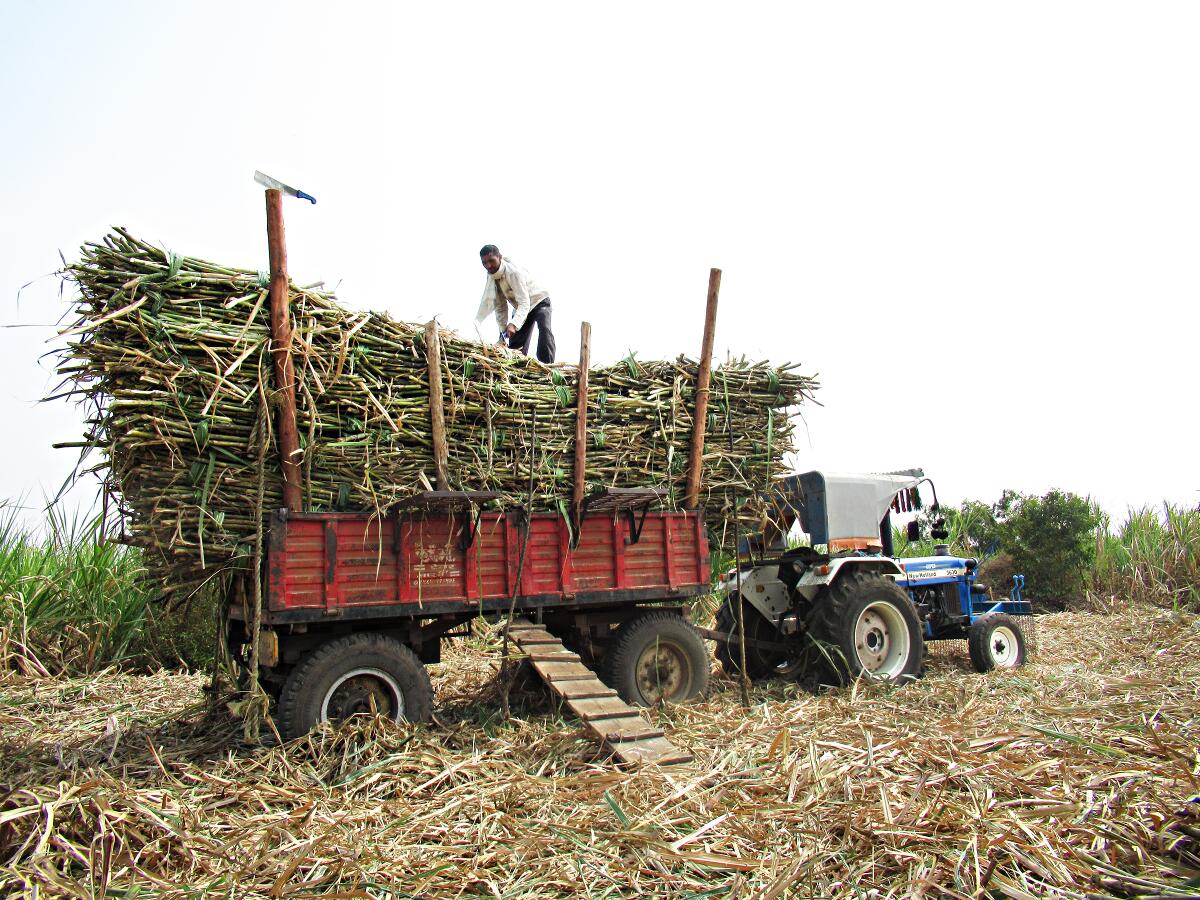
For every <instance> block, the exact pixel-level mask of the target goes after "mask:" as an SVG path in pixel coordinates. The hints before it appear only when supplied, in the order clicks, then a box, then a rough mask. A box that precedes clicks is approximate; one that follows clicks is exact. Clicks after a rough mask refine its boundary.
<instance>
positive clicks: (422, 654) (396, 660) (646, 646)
mask: <svg viewBox="0 0 1200 900" xmlns="http://www.w3.org/2000/svg"><path fill="white" fill-rule="evenodd" d="M498 499H499V495H497V494H492V493H487V492H459V491H426V492H423V493H421V494H418V495H416V496H413V497H411V498H409V499H407V500H405V501H402V502H400V503H397V504H396V505H394V506H393V507H391V508H390V509H388V510H386V511H382V512H350V513H345V512H306V513H293V512H289V511H288V510H286V509H280V510H277V511H276V512H274V513H273V514H272V516H271V518H270V522H269V526H268V528H267V542H266V544H267V546H266V552H265V573H264V577H263V583H264V596H263V602H262V615H261V618H260V620H259V633H258V641H257V648H256V652H252V651H254V650H255V648H253V647H251V643H252V633H253V628H252V627H251V623H252V621H253V607H252V601H251V599H250V597H249V595H248V594H249V592H247V591H245V590H243V591H241V597H240V598H239V600H238V601H236V602H234V603H233V604H232V606H231V609H230V611H229V615H228V617H227V628H226V636H227V640H228V643H229V647H230V649H231V651H232V655H233V658H234V659H235V660H237V661H239V662H240V664H241V666H242V667H243V671H244V672H246V673H248V668H249V666H251V665H252V661H253V660H254V659H257V665H258V677H259V681H260V683H261V684H262V685H263V686H264V688H265V689H266V690H267V692H268V694H270V695H271V696H272V697H273V698H274V700H275V702H276V721H277V723H278V725H279V727H280V732H281V734H282V735H283V737H285V738H289V739H290V738H294V737H297V736H299V735H301V734H304V733H306V732H307V731H309V730H310V729H311V728H312V727H313V726H314V725H316V724H317V723H319V722H325V721H330V722H338V721H341V720H344V719H347V718H350V717H351V716H354V715H358V714H370V713H379V714H383V715H387V716H389V717H391V718H393V719H396V720H404V721H410V722H421V721H424V720H426V719H428V718H429V716H430V714H431V712H432V707H433V690H432V687H431V684H430V680H429V677H428V674H427V673H426V670H425V666H426V665H427V664H432V663H437V662H439V661H440V659H441V648H442V642H443V641H445V640H448V639H452V638H456V637H465V636H467V635H469V634H470V627H471V623H472V621H473V620H476V619H479V618H481V617H482V618H483V619H485V620H489V621H492V622H496V621H505V622H507V621H508V618H509V615H510V613H511V614H512V616H514V617H517V618H519V619H520V620H521V621H520V626H521V627H519V628H518V629H516V630H515V631H514V636H513V639H514V642H515V643H516V644H517V646H518V647H519V648H520V649H521V650H523V651H525V652H526V653H527V655H529V656H530V658H531V659H532V660H533V662H534V665H535V668H537V670H538V671H539V674H541V675H542V677H543V678H545V679H546V680H547V681H548V683H549V684H550V686H551V688H553V689H555V691H556V693H557V694H559V696H560V697H562V698H563V699H564V701H567V702H568V703H569V704H570V703H572V702H582V701H585V700H590V701H605V702H596V703H592V704H590V705H588V704H583V706H582V707H581V708H580V715H581V717H582V718H584V721H585V722H587V723H588V724H589V725H594V729H593V730H595V731H596V732H597V735H598V736H599V737H601V738H602V739H604V740H606V741H607V742H608V743H610V744H621V743H629V744H633V743H636V742H638V741H642V742H643V746H642V747H641V748H633V749H634V750H635V751H639V752H640V751H641V750H644V749H645V748H644V743H645V742H646V741H660V742H662V735H661V732H660V733H658V734H652V733H651V731H652V730H651V729H648V728H647V727H646V723H645V722H644V721H643V720H641V719H640V717H636V713H635V711H634V710H632V709H631V708H630V707H629V706H627V705H626V704H632V705H633V706H648V705H653V704H655V703H659V702H662V701H668V702H679V701H682V700H687V699H689V698H692V697H696V696H699V695H701V694H703V693H704V692H705V690H706V689H707V686H708V677H709V657H708V652H707V648H706V647H705V645H704V643H703V639H702V638H701V637H700V635H699V634H698V633H697V632H696V630H695V629H694V628H693V627H692V625H691V624H690V622H689V621H688V618H687V616H686V614H685V609H686V605H687V603H688V602H689V601H690V600H691V599H692V598H694V597H696V596H698V595H701V594H705V593H707V592H708V591H709V585H710V582H711V565H710V560H709V548H708V538H707V534H706V533H705V528H704V518H703V515H702V514H701V513H700V512H699V511H695V510H691V511H682V512H667V511H655V510H652V509H651V507H652V506H654V505H656V504H658V503H659V502H660V501H661V500H662V499H663V494H662V491H661V490H658V489H609V490H607V491H604V492H602V493H598V494H595V495H593V496H591V497H589V498H588V499H587V501H586V503H585V504H584V509H583V513H582V515H581V516H580V517H579V519H578V527H575V528H573V527H572V524H571V522H570V521H569V520H568V519H567V518H566V517H564V516H562V515H561V514H559V513H543V512H530V511H528V510H526V509H523V508H520V507H517V508H509V509H503V510H496V509H488V508H487V507H488V506H494V505H495V504H496V503H497V501H498ZM555 645H557V646H555ZM531 647H532V648H535V649H534V650H532V651H531V649H530V648H531ZM539 657H545V658H539ZM539 664H540V665H539ZM597 672H598V673H599V679H598V678H597ZM583 682H589V684H583ZM631 715H632V716H635V717H636V718H637V722H636V723H634V722H632V721H629V717H630V716H631ZM617 720H625V721H623V722H618V723H617V724H619V725H621V728H620V729H618V730H617V731H613V730H612V728H613V726H612V723H613V722H617ZM605 722H608V723H609V724H608V725H604V724H603V723H605ZM622 736H625V737H627V738H629V740H628V741H622V740H621V737H622ZM662 743H665V742H662ZM654 746H659V745H658V744H655V745H654ZM668 746H669V745H668ZM670 749H671V750H672V751H673V750H674V748H670ZM628 755H630V756H633V757H637V758H639V759H640V758H645V757H646V756H647V755H648V754H646V753H641V755H640V756H639V755H638V752H633V753H631V754H628ZM649 755H653V754H649ZM658 755H660V756H672V754H671V753H667V752H666V751H665V750H664V752H663V753H662V754H658ZM678 755H679V754H678V753H677V752H676V753H675V754H674V756H676V757H677V756H678Z"/></svg>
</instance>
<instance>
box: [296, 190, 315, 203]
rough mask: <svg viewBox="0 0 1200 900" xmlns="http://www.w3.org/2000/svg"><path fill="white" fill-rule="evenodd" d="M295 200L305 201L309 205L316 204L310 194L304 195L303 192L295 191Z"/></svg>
mask: <svg viewBox="0 0 1200 900" xmlns="http://www.w3.org/2000/svg"><path fill="white" fill-rule="evenodd" d="M296 199H297V200H307V201H308V202H309V203H316V202H317V198H316V197H314V196H313V195H312V194H306V193H304V191H296Z"/></svg>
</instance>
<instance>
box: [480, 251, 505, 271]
mask: <svg viewBox="0 0 1200 900" xmlns="http://www.w3.org/2000/svg"><path fill="white" fill-rule="evenodd" d="M479 259H480V261H481V262H482V263H483V267H484V268H485V269H487V270H488V274H489V275H495V274H496V273H497V272H499V271H500V263H502V262H504V257H503V256H501V255H500V248H499V247H497V246H496V245H495V244H484V245H483V249H481V250H480V251H479Z"/></svg>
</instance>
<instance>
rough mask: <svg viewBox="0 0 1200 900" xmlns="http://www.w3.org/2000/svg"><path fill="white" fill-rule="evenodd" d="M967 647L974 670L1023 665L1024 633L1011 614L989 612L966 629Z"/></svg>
mask: <svg viewBox="0 0 1200 900" xmlns="http://www.w3.org/2000/svg"><path fill="white" fill-rule="evenodd" d="M967 650H968V651H970V654H971V665H972V666H974V667H975V671H976V672H990V671H991V670H992V669H1015V668H1016V667H1017V666H1023V665H1024V664H1025V633H1024V632H1023V631H1022V630H1021V626H1020V625H1018V624H1017V622H1016V620H1015V619H1014V618H1013V617H1012V616H1008V615H1005V614H1004V613H989V614H988V615H986V616H980V617H979V618H978V619H976V620H975V621H974V622H972V623H971V627H970V628H968V629H967Z"/></svg>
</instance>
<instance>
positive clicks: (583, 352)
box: [571, 322, 592, 535]
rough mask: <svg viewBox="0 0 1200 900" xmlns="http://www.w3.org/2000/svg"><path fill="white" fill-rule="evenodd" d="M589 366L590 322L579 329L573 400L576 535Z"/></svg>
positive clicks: (584, 454)
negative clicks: (576, 379)
mask: <svg viewBox="0 0 1200 900" xmlns="http://www.w3.org/2000/svg"><path fill="white" fill-rule="evenodd" d="M591 364H592V326H591V323H590V322H584V323H583V324H582V325H581V326H580V328H579V390H578V396H577V397H576V398H575V494H574V497H573V498H572V501H571V512H572V514H573V515H574V517H575V532H576V535H578V533H579V529H580V527H581V526H582V525H583V492H584V488H585V487H586V486H587V405H588V366H590V365H591Z"/></svg>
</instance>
